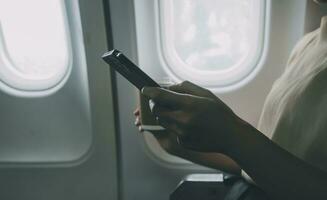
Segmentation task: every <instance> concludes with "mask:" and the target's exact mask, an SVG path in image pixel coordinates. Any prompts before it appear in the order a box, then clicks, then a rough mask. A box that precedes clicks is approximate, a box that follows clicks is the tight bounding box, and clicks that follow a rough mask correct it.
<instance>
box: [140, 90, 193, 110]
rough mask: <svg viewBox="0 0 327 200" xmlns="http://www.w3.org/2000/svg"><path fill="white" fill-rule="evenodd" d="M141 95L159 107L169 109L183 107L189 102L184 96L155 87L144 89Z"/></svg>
mask: <svg viewBox="0 0 327 200" xmlns="http://www.w3.org/2000/svg"><path fill="white" fill-rule="evenodd" d="M142 94H144V95H145V96H147V97H148V98H150V99H152V100H153V101H154V102H155V103H157V104H159V105H162V106H169V107H184V106H186V105H187V102H189V101H190V100H191V99H190V98H188V96H186V95H183V94H179V93H176V92H173V91H169V90H166V89H163V88H157V87H144V88H143V89H142Z"/></svg>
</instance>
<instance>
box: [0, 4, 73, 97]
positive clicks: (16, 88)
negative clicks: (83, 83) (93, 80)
mask: <svg viewBox="0 0 327 200" xmlns="http://www.w3.org/2000/svg"><path fill="white" fill-rule="evenodd" d="M60 7H61V10H62V14H63V20H64V21H63V23H64V32H65V38H66V44H65V45H66V48H67V52H66V53H67V63H66V66H65V67H64V68H65V70H62V71H61V72H59V73H58V74H56V75H53V76H51V77H50V78H48V79H38V80H32V79H28V78H26V77H24V76H22V75H20V72H18V71H17V70H16V68H15V67H14V62H13V61H12V59H11V56H10V55H9V53H8V51H7V49H6V42H5V41H4V36H3V30H2V27H1V22H0V59H1V60H0V62H3V64H4V65H6V66H7V67H4V68H3V71H2V80H1V79H0V90H2V91H3V92H5V93H7V94H9V95H12V96H17V97H27V98H35V97H45V96H49V95H51V94H53V93H55V92H57V91H58V90H60V89H61V88H62V87H63V86H64V85H65V83H66V82H67V80H68V78H69V76H70V74H71V71H72V66H73V49H72V40H71V28H70V26H69V19H68V14H67V6H66V2H65V1H64V0H60ZM22 82H23V83H22ZM31 83H32V85H35V86H32V87H31V86H27V85H28V84H31ZM38 83H39V84H43V85H42V86H41V85H39V86H36V85H37V84H38ZM24 84H26V86H25V85H24Z"/></svg>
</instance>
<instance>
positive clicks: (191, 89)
mask: <svg viewBox="0 0 327 200" xmlns="http://www.w3.org/2000/svg"><path fill="white" fill-rule="evenodd" d="M168 89H169V90H172V91H174V92H178V93H184V94H191V95H195V96H200V97H209V96H210V97H211V96H212V95H213V94H212V93H211V92H210V91H209V90H207V89H204V88H202V87H200V86H198V85H195V84H194V83H191V82H189V81H184V82H182V83H180V84H176V85H172V86H170V87H169V88H168Z"/></svg>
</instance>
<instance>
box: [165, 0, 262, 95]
mask: <svg viewBox="0 0 327 200" xmlns="http://www.w3.org/2000/svg"><path fill="white" fill-rule="evenodd" d="M264 3H265V1H262V0H242V1H240V0H219V1H217V0H205V1H193V0H180V1H174V0H165V1H160V3H159V20H160V23H159V24H160V27H159V28H160V30H159V34H160V37H161V47H162V48H161V49H162V54H163V58H164V61H165V63H166V68H167V71H168V73H170V75H172V76H173V77H175V78H176V79H178V80H185V79H187V80H190V81H193V82H195V83H198V84H200V85H202V86H204V87H208V88H212V89H215V88H222V87H225V86H230V85H233V84H235V83H237V82H239V81H240V80H242V79H244V78H245V77H246V76H248V75H249V74H251V72H252V71H253V70H254V68H256V66H257V65H256V64H257V62H258V59H259V58H260V54H261V51H262V46H263V32H264V31H263V30H264V28H263V27H264V24H263V23H264Z"/></svg>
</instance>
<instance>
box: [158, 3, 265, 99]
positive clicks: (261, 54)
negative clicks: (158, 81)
mask: <svg viewBox="0 0 327 200" xmlns="http://www.w3.org/2000/svg"><path fill="white" fill-rule="evenodd" d="M267 1H270V0H263V1H258V2H261V3H260V5H259V6H258V7H259V8H260V11H259V15H260V16H261V17H260V21H259V22H258V24H259V25H260V28H259V29H258V30H259V31H261V34H259V36H260V38H259V39H258V50H257V52H256V53H255V54H256V55H254V56H253V59H251V60H250V62H248V64H247V66H249V67H246V69H245V70H244V71H245V72H244V73H241V74H239V75H238V76H235V77H228V75H227V76H226V73H224V72H228V73H229V72H230V70H229V69H227V70H222V71H221V72H222V73H221V72H217V73H213V72H212V71H203V72H201V71H200V70H192V72H191V73H188V75H187V76H185V75H184V74H185V73H187V72H185V71H183V72H182V71H179V72H176V70H174V69H173V68H174V64H172V61H170V60H169V58H168V56H167V55H166V53H165V52H167V51H168V50H167V47H165V45H164V39H163V38H164V37H163V36H162V34H163V33H164V31H163V30H162V26H163V25H162V24H163V23H164V22H163V21H164V20H163V19H162V17H161V16H163V15H162V14H160V13H162V12H163V11H162V8H161V7H160V5H161V4H164V3H162V2H160V1H158V0H156V1H155V4H154V5H155V6H154V10H155V21H156V22H159V23H156V24H155V26H156V27H155V29H156V30H155V32H156V38H157V40H156V43H157V47H158V48H157V51H158V54H159V59H160V64H161V66H162V68H163V70H164V71H165V73H167V74H168V76H169V77H170V78H172V79H173V81H174V82H181V81H183V80H186V79H187V80H190V81H193V82H195V83H197V84H199V85H201V86H203V87H206V88H208V89H210V90H211V91H213V92H215V93H226V92H231V91H233V90H237V89H239V88H241V87H243V86H245V85H246V84H247V83H249V82H250V81H251V80H252V79H253V78H255V77H256V75H257V74H258V73H259V72H260V70H261V69H262V66H263V61H264V60H265V54H266V48H267V23H268V21H267V14H268V9H269V8H268V7H269V6H268V4H269V2H267ZM180 68H182V67H180ZM233 68H235V67H233ZM192 73H193V76H194V74H195V73H197V74H196V75H198V74H201V75H205V76H207V77H208V76H209V77H210V79H211V80H212V79H214V82H215V83H212V82H210V83H206V80H204V79H202V80H204V81H202V80H200V79H198V80H195V78H194V77H192ZM181 74H183V75H181ZM196 75H195V76H196ZM217 75H220V77H222V80H217ZM182 76H184V77H182ZM226 77H227V78H231V79H230V80H227V79H225V78H226Z"/></svg>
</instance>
